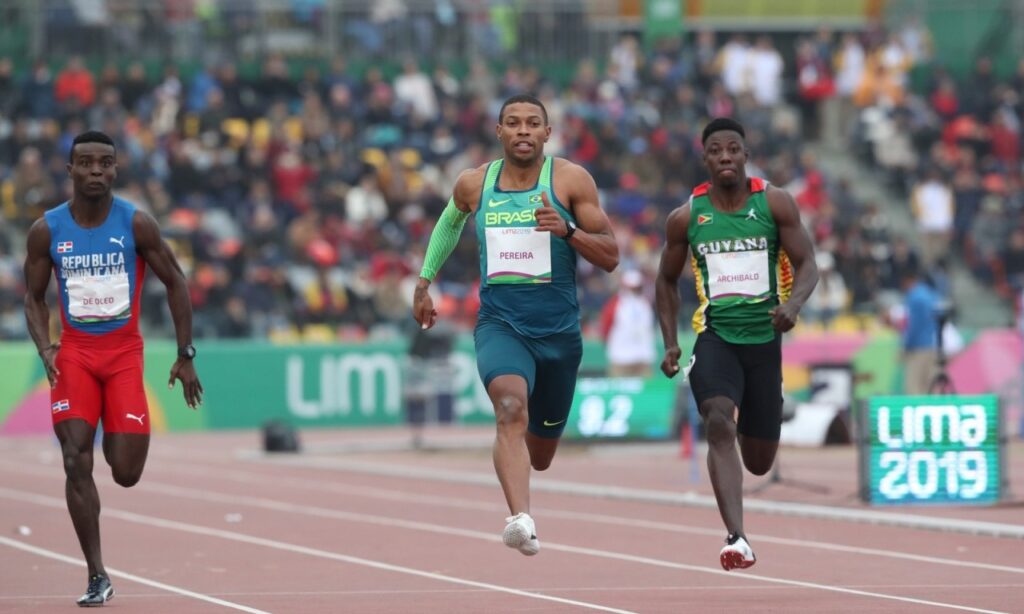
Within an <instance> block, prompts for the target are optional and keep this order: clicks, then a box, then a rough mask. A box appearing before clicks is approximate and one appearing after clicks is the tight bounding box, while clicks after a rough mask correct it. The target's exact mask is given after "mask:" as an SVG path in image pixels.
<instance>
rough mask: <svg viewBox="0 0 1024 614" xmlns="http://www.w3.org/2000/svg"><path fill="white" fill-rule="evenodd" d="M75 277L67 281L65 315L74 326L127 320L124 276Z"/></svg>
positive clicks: (128, 307)
mask: <svg viewBox="0 0 1024 614" xmlns="http://www.w3.org/2000/svg"><path fill="white" fill-rule="evenodd" d="M123 268H124V267H121V269H122V270H121V271H118V272H115V273H111V274H108V275H75V276H72V277H70V278H69V279H67V281H66V284H65V287H66V288H67V292H68V315H69V316H70V317H71V319H72V320H73V321H75V322H105V321H108V320H124V319H126V318H128V317H129V316H131V297H130V286H129V284H128V273H127V272H125V271H124V270H123Z"/></svg>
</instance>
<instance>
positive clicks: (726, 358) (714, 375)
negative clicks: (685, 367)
mask: <svg viewBox="0 0 1024 614" xmlns="http://www.w3.org/2000/svg"><path fill="white" fill-rule="evenodd" d="M737 352H738V351H737V348H736V346H735V345H734V344H731V343H729V342H727V341H725V340H724V339H722V338H721V337H719V336H718V335H717V334H716V333H715V332H714V331H713V330H711V328H707V329H705V330H704V331H703V332H701V333H700V334H699V335H697V341H696V342H695V343H694V345H693V358H694V361H693V368H692V369H690V389H691V390H693V396H694V398H695V399H696V400H697V406H698V407H700V406H702V405H703V404H704V402H705V401H707V400H709V399H713V398H715V397H726V398H728V399H730V400H732V402H733V403H734V404H736V406H739V405H740V402H741V401H742V400H743V392H744V388H745V385H746V378H745V374H744V371H743V363H742V362H741V361H740V358H739V356H738V355H737Z"/></svg>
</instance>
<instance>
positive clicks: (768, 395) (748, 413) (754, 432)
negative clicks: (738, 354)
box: [736, 336, 782, 441]
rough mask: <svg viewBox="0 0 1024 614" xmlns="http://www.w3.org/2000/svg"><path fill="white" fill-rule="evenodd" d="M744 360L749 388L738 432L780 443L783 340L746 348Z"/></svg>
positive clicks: (777, 339) (778, 338) (743, 401)
mask: <svg viewBox="0 0 1024 614" xmlns="http://www.w3.org/2000/svg"><path fill="white" fill-rule="evenodd" d="M742 360H743V368H744V373H745V375H746V382H747V384H746V389H745V390H744V393H743V400H742V402H741V403H740V406H739V407H740V417H739V422H738V424H737V428H736V430H737V431H738V432H739V433H740V434H742V435H746V436H748V437H753V438H758V439H764V440H768V441H778V440H779V434H780V433H781V431H782V337H781V336H776V338H775V340H774V341H770V342H768V343H761V344H756V345H750V346H747V347H745V348H744V351H743V353H742Z"/></svg>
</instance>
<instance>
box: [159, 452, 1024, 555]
mask: <svg viewBox="0 0 1024 614" xmlns="http://www.w3.org/2000/svg"><path fill="white" fill-rule="evenodd" d="M173 473H190V474H192V475H198V476H203V477H210V468H209V467H208V466H207V467H194V468H193V467H188V468H186V467H185V466H184V465H183V464H182V463H177V464H176V466H175V468H174V470H173ZM217 477H218V478H230V479H234V480H236V481H238V482H241V483H244V484H256V483H261V482H263V481H265V480H266V476H262V475H259V474H253V473H247V472H244V471H237V470H227V471H223V470H221V471H218V472H217ZM282 484H283V485H285V486H291V487H299V488H308V489H311V490H315V491H317V492H323V491H330V492H337V493H340V494H347V495H356V496H362V497H367V498H377V499H384V500H388V501H397V502H404V503H418V504H429V505H437V506H442V507H449V508H455V509H463V510H480V511H488V512H496V513H504V512H505V511H506V509H505V507H504V506H501V505H498V504H493V503H482V502H480V501H475V500H471V499H461V498H458V497H439V496H432V495H416V494H409V493H407V492H404V491H397V490H389V489H385V488H379V487H369V486H351V485H344V484H338V483H329V484H325V483H324V482H323V481H322V480H320V481H317V480H311V479H306V478H289V479H288V480H286V481H283V482H282ZM144 485H145V484H143V486H144ZM536 510H537V515H543V516H547V517H552V518H561V519H565V520H576V521H581V520H582V521H586V522H593V523H597V524H609V525H614V526H629V527H634V528H640V529H650V530H654V531H667V532H670V533H683V534H689V535H701V536H707V537H714V538H720V537H721V536H722V529H721V528H716V529H707V528H702V527H694V526H686V525H680V524H673V523H667V522H659V521H656V520H643V519H640V518H635V517H632V516H612V515H608V514H595V513H592V512H576V511H570V510H558V509H553V508H544V507H540V508H536ZM757 542H758V543H762V542H763V543H772V544H779V545H782V546H791V547H795V548H812V549H815V550H825V551H830V552H842V553H847V554H858V555H862V556H877V557H883V558H890V559H899V560H907V561H915V562H919V563H932V564H936V565H947V566H950V567H964V568H969V569H981V570H985V571H1001V572H1006V573H1014V574H1024V567H1011V566H1008V565H995V564H991V563H982V562H975V561H964V560H958V559H948V558H942V557H935V556H928V555H922V554H913V553H909V552H902V551H897V550H883V549H878V548H866V547H861V546H849V545H845V544H836V543H831V542H822V541H808V540H799V539H791V538H786V537H773V536H769V535H762V534H758V535H757Z"/></svg>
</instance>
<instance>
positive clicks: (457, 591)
mask: <svg viewBox="0 0 1024 614" xmlns="http://www.w3.org/2000/svg"><path fill="white" fill-rule="evenodd" d="M847 588H861V589H879V588H890V589H891V588H914V589H919V588H923V589H929V588H930V589H934V588H935V585H934V584H879V585H873V584H852V585H848V586H847ZM942 588H944V589H951V588H962V589H965V590H976V589H979V588H1002V589H1019V588H1022V587H1021V585H1020V584H943V585H942ZM521 590H524V591H558V592H565V593H608V592H615V593H631V592H632V593H649V592H652V591H658V592H663V593H689V592H692V591H708V592H721V590H722V587H721V586H706V585H703V586H701V585H693V584H675V585H672V586H636V585H630V586H615V585H607V586H600V587H594V586H544V587H537V588H532V587H526V588H523V589H521ZM729 590H730V591H756V592H758V593H768V592H771V591H788V590H790V588H789V587H788V586H765V585H764V584H761V583H755V584H748V585H733V586H730V587H729ZM490 592H492V591H490V590H486V589H482V588H481V589H473V588H446V589H427V590H414V589H392V590H371V589H368V590H348V591H343V590H338V591H246V592H232V591H227V592H223V593H219V594H220V595H221V596H223V597H331V596H338V597H345V596H354V595H382V596H389V595H469V594H476V593H479V594H481V595H486V594H488V593H490ZM131 596H132V597H133V598H136V597H146V598H149V599H157V598H163V599H176V598H177V597H176V596H175V595H168V594H167V593H139V592H135V593H132V594H131ZM26 599H31V600H33V601H40V600H47V601H64V600H66V599H67V597H62V596H58V595H0V602H4V601H23V600H26Z"/></svg>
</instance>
